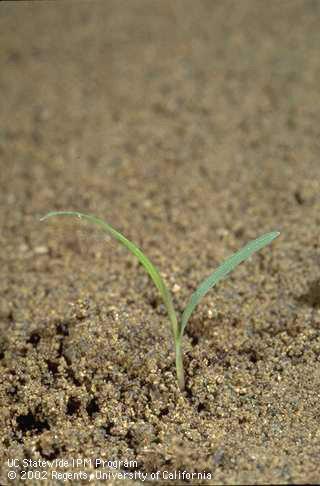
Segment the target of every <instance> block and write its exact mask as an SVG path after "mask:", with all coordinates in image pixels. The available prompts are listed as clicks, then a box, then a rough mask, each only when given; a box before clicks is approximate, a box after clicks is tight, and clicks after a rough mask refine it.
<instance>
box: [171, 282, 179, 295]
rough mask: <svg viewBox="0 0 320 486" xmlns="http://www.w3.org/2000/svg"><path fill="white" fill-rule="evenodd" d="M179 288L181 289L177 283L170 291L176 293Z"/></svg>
mask: <svg viewBox="0 0 320 486" xmlns="http://www.w3.org/2000/svg"><path fill="white" fill-rule="evenodd" d="M180 290H181V287H180V285H178V284H174V286H173V288H172V292H173V293H174V294H176V293H177V292H180Z"/></svg>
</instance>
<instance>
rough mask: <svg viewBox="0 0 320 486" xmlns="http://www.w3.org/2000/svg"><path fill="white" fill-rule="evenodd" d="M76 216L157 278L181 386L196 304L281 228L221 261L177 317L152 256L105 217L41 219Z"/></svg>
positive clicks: (59, 213)
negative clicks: (184, 349) (189, 326)
mask: <svg viewBox="0 0 320 486" xmlns="http://www.w3.org/2000/svg"><path fill="white" fill-rule="evenodd" d="M63 215H64V216H76V217H78V218H80V219H86V220H88V221H90V222H91V223H94V224H96V225H98V226H100V227H101V228H102V229H103V230H104V231H105V232H106V233H109V234H111V235H112V236H114V238H115V239H116V240H118V241H120V243H122V244H123V245H124V246H125V247H126V248H128V250H129V251H131V253H133V254H134V255H135V256H136V257H137V258H138V260H139V262H140V263H141V264H142V265H143V266H144V268H145V269H146V271H147V272H148V274H149V275H150V277H151V279H152V280H153V282H154V284H155V286H156V287H157V289H158V290H159V292H160V294H161V297H162V300H163V302H164V305H165V307H166V309H167V312H168V316H169V320H170V322H171V330H172V334H173V339H174V346H175V359H176V372H177V380H178V384H179V388H180V390H184V388H185V379H184V370H183V361H182V337H183V333H184V330H185V328H186V325H187V324H188V321H189V319H190V316H191V314H192V312H193V311H194V309H195V307H196V306H197V305H198V304H199V302H200V300H201V299H202V298H203V297H204V296H205V295H206V293H207V292H208V291H209V290H210V289H211V288H212V287H214V286H215V285H216V284H217V283H218V282H219V281H220V280H221V279H223V278H224V277H225V276H226V275H227V274H228V273H230V272H231V271H232V270H234V269H235V268H236V267H237V266H238V265H239V264H240V263H241V262H243V261H245V260H247V259H248V258H249V257H250V256H251V255H252V254H253V253H255V252H256V251H258V250H261V248H263V247H264V246H266V245H268V244H269V243H271V241H272V240H274V239H275V238H277V237H278V236H279V234H280V233H279V232H277V231H272V232H271V233H266V234H264V235H262V236H260V237H259V238H257V239H256V240H253V241H250V242H249V243H248V244H247V245H245V246H244V247H243V248H242V249H241V250H239V251H237V252H236V253H234V254H233V255H231V256H230V257H229V258H228V259H227V260H226V261H225V262H224V263H222V265H220V266H219V267H218V268H217V270H215V271H214V272H213V273H212V274H211V275H209V277H208V278H206V279H205V280H203V282H202V283H201V284H200V285H199V287H198V288H197V289H196V291H195V292H194V293H193V294H192V295H191V297H190V299H189V301H188V303H187V305H186V307H185V309H184V311H183V313H182V315H181V316H180V318H179V319H178V318H177V314H176V312H175V310H174V307H173V301H172V296H171V293H170V291H169V289H168V287H167V286H166V284H165V283H164V281H163V278H162V277H161V275H160V272H159V270H158V269H157V268H156V267H155V266H154V265H153V263H151V261H150V260H149V258H148V257H147V256H146V255H145V254H144V253H143V252H142V251H141V250H140V248H138V247H137V246H136V245H135V244H134V243H132V241H130V240H128V239H127V238H125V237H124V236H123V235H122V234H121V233H119V232H118V231H117V230H115V229H114V228H113V227H112V226H110V225H109V224H108V223H106V222H105V221H102V220H101V219H98V218H96V217H95V216H90V215H88V214H83V213H79V212H77V211H52V212H50V213H48V214H46V216H44V217H43V218H41V219H40V221H43V220H45V219H48V218H51V217H52V216H63Z"/></svg>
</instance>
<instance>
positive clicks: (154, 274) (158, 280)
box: [40, 211, 178, 336]
mask: <svg viewBox="0 0 320 486" xmlns="http://www.w3.org/2000/svg"><path fill="white" fill-rule="evenodd" d="M53 216H76V217H78V218H79V219H85V220H88V221H90V222H91V223H94V224H96V225H98V226H100V227H101V228H102V229H103V230H104V231H105V232H106V233H109V234H111V235H112V236H113V237H114V238H115V239H116V240H118V241H119V242H120V243H122V245H124V246H125V247H126V248H127V249H128V250H129V251H130V252H131V253H133V255H135V256H136V257H137V258H138V260H139V262H140V263H141V265H143V267H144V268H145V269H146V271H147V272H148V274H149V275H150V277H151V279H152V281H153V282H154V284H155V286H156V287H157V289H158V290H159V292H160V294H161V297H162V299H163V302H164V304H165V306H166V308H167V311H168V314H169V318H170V321H171V324H172V328H173V329H172V330H173V334H174V336H176V335H177V332H178V324H177V317H176V313H175V311H174V308H173V303H172V297H171V294H170V292H169V290H168V288H167V286H166V284H165V283H164V281H163V279H162V277H161V275H160V273H159V271H158V269H157V268H156V267H155V266H154V265H153V263H152V262H151V261H150V260H149V258H148V257H147V256H146V255H145V254H144V253H143V252H142V251H141V250H140V248H138V246H136V245H135V244H134V243H132V241H130V240H128V239H127V238H126V237H125V236H123V235H122V234H121V233H119V231H117V230H115V229H114V228H113V227H112V226H110V225H109V224H108V223H106V222H105V221H103V220H101V219H99V218H96V217H95V216H91V215H89V214H83V213H79V212H78V211H51V212H49V213H48V214H46V215H45V216H43V217H42V218H40V221H44V220H46V219H48V218H51V217H53Z"/></svg>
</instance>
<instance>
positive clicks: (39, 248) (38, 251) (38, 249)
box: [34, 246, 49, 255]
mask: <svg viewBox="0 0 320 486" xmlns="http://www.w3.org/2000/svg"><path fill="white" fill-rule="evenodd" d="M48 252H49V249H48V248H47V247H46V246H36V247H35V249H34V253H36V254H37V255H46V254H47V253H48Z"/></svg>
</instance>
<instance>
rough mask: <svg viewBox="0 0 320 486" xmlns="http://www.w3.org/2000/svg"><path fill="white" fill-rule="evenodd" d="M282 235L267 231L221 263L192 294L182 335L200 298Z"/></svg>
mask: <svg viewBox="0 0 320 486" xmlns="http://www.w3.org/2000/svg"><path fill="white" fill-rule="evenodd" d="M279 235H280V233H279V232H278V231H272V232H271V233H266V234H264V235H262V236H260V237H259V238H257V239H255V240H253V241H250V242H249V243H248V244H247V245H245V246H244V247H243V248H242V249H241V250H239V251H237V252H236V253H234V254H233V255H231V257H229V258H228V259H227V260H226V261H225V262H224V263H222V265H220V266H219V267H218V268H217V270H215V271H214V272H213V273H212V274H211V275H209V277H208V278H206V279H205V280H204V281H203V282H202V283H201V284H200V285H199V287H198V288H197V290H196V291H195V292H194V293H193V294H192V295H191V297H190V300H189V302H188V304H187V306H186V308H185V310H184V312H183V314H182V317H181V323H180V335H181V336H182V334H183V331H184V329H185V327H186V325H187V323H188V320H189V318H190V316H191V314H192V312H193V310H194V309H195V307H196V306H197V305H198V304H199V302H200V300H201V299H202V298H203V297H204V296H205V295H206V293H207V292H208V291H209V290H210V289H211V288H212V287H214V286H215V285H216V284H217V283H218V282H219V281H220V280H221V279H223V278H224V277H225V276H226V275H227V274H228V273H230V272H231V271H232V270H234V269H235V268H236V267H237V266H238V265H239V264H240V263H242V262H244V261H245V260H247V258H249V257H250V256H251V255H252V254H253V253H255V252H256V251H259V250H261V249H262V248H263V247H264V246H266V245H268V244H269V243H271V241H272V240H274V239H275V238H277V237H278V236H279Z"/></svg>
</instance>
